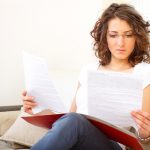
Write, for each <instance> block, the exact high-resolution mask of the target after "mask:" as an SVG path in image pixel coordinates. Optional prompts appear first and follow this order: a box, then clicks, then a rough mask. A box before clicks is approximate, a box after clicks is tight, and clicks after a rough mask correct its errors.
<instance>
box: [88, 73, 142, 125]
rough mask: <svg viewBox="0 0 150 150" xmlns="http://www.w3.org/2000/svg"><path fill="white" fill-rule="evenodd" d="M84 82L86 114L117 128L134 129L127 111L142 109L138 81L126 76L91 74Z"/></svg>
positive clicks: (119, 74)
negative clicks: (85, 83) (86, 81)
mask: <svg viewBox="0 0 150 150" xmlns="http://www.w3.org/2000/svg"><path fill="white" fill-rule="evenodd" d="M87 80H88V83H87V99H88V112H89V115H92V116H95V117H98V118H100V119H103V120H105V121H107V122H109V123H111V124H114V125H117V126H121V127H126V126H134V127H136V125H135V123H134V121H133V119H132V117H131V115H130V112H131V111H132V110H136V109H141V105H142V94H143V92H142V91H143V90H142V81H141V80H140V79H138V78H135V77H134V76H133V75H132V74H128V73H116V72H100V71H90V72H88V78H87Z"/></svg>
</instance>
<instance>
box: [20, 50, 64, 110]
mask: <svg viewBox="0 0 150 150" xmlns="http://www.w3.org/2000/svg"><path fill="white" fill-rule="evenodd" d="M23 62H24V74H25V86H26V90H27V93H28V95H31V96H34V97H35V101H36V102H37V103H38V106H37V107H35V108H34V109H33V113H38V112H40V111H42V110H44V109H50V110H52V111H55V112H66V109H65V107H64V104H63V102H62V100H61V98H60V95H59V94H58V92H57V91H56V88H55V87H54V84H53V83H52V81H51V80H50V78H49V74H48V67H47V64H46V61H45V60H44V59H43V58H41V57H36V56H33V55H31V54H28V53H26V52H23Z"/></svg>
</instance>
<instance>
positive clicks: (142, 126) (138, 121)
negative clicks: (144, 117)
mask: <svg viewBox="0 0 150 150" xmlns="http://www.w3.org/2000/svg"><path fill="white" fill-rule="evenodd" d="M135 122H136V123H137V125H138V128H139V129H143V130H146V131H148V130H149V126H148V125H147V124H145V122H143V121H141V120H140V119H137V118H136V119H135Z"/></svg>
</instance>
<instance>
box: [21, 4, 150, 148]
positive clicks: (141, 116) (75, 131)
mask: <svg viewBox="0 0 150 150" xmlns="http://www.w3.org/2000/svg"><path fill="white" fill-rule="evenodd" d="M148 27H149V23H148V22H145V21H144V20H143V18H142V17H141V16H140V15H139V13H138V12H137V11H136V10H135V9H134V8H133V7H131V6H129V5H126V4H120V5H119V4H115V3H113V4H111V5H110V6H109V7H108V8H107V9H106V10H105V11H104V12H103V14H102V16H101V17H100V18H99V19H98V21H97V22H96V24H95V27H94V29H93V30H92V32H91V35H92V37H93V38H94V41H95V43H94V49H95V54H96V56H97V57H98V58H99V63H97V64H94V65H92V66H90V68H91V67H92V68H93V69H95V70H100V71H104V70H105V71H106V70H107V71H116V72H125V73H133V72H134V74H136V75H139V77H141V79H142V81H143V93H144V94H143V99H144V100H146V101H150V65H149V63H150V48H149V31H148ZM87 70H88V67H87V68H86V69H83V71H82V72H81V75H80V78H79V83H78V87H77V92H76V95H75V98H74V100H73V103H72V106H71V109H70V112H79V113H87V111H86V110H87V108H86V105H85V103H86V101H85V100H83V101H82V102H81V101H80V98H79V97H81V95H82V90H83V86H84V84H85V83H84V82H83V79H84V74H85V72H86V71H87ZM22 95H23V106H24V110H25V112H27V113H30V114H32V108H33V107H35V106H36V105H37V104H36V102H35V101H34V98H33V97H31V96H28V95H27V92H26V91H24V92H23V93H22ZM131 115H132V117H133V119H134V120H135V122H136V124H137V125H138V133H139V139H140V140H141V141H144V142H149V141H150V113H148V112H142V111H134V110H133V111H132V112H131ZM38 149H42V150H50V149H52V150H53V149H54V150H59V149H61V150H69V149H72V150H74V149H75V150H80V149H82V150H90V149H94V150H100V149H102V150H113V149H114V150H119V149H121V147H120V146H119V145H118V143H116V142H114V141H111V140H110V139H108V138H107V137H106V136H105V135H104V134H103V133H102V132H101V131H100V130H98V129H97V128H95V127H94V126H93V125H92V124H91V123H90V122H88V121H87V119H86V118H84V117H83V116H82V115H79V114H77V113H68V114H67V115H64V116H63V117H62V118H60V119H59V120H58V121H56V122H55V123H54V124H53V127H52V129H50V130H49V131H48V133H47V134H46V135H45V136H44V137H43V138H42V139H41V140H39V141H38V142H37V143H36V144H35V145H33V147H32V148H31V150H38Z"/></svg>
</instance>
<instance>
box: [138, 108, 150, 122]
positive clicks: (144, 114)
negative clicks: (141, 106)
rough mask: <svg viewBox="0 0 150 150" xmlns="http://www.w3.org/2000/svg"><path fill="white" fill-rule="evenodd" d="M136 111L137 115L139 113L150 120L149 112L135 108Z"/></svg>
mask: <svg viewBox="0 0 150 150" xmlns="http://www.w3.org/2000/svg"><path fill="white" fill-rule="evenodd" d="M136 112H137V113H138V114H139V115H141V116H143V117H145V118H147V120H149V121H150V113H148V112H144V111H141V110H137V111H136Z"/></svg>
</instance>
